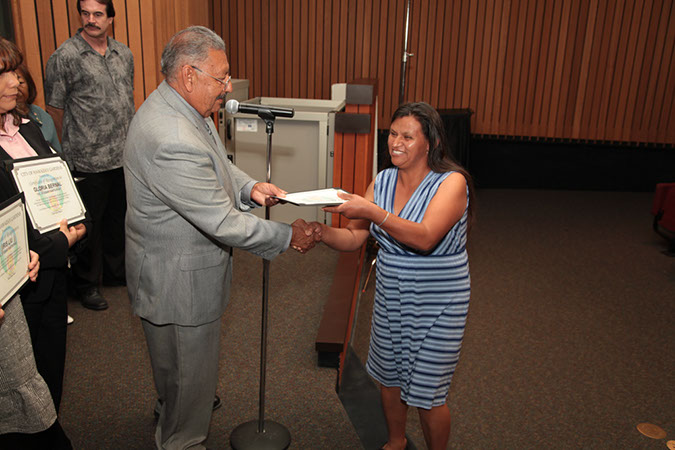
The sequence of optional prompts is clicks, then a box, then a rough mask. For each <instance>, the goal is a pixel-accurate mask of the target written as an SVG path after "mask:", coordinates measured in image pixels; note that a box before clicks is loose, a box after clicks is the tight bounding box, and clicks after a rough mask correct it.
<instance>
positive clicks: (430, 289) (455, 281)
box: [322, 103, 472, 450]
mask: <svg viewBox="0 0 675 450" xmlns="http://www.w3.org/2000/svg"><path fill="white" fill-rule="evenodd" d="M388 147H389V156H390V158H391V163H392V167H389V168H387V169H385V170H383V171H382V172H380V173H379V174H378V175H377V177H376V179H375V181H374V182H373V183H371V185H370V186H369V187H368V190H367V191H366V194H365V198H364V197H360V196H358V195H349V194H347V195H343V196H342V197H343V198H344V199H345V200H347V201H346V202H345V203H343V204H341V205H339V206H334V207H327V208H324V210H325V211H327V212H332V213H340V214H342V215H344V216H345V217H347V218H349V219H351V220H350V222H349V225H348V226H347V228H331V227H327V226H323V229H322V241H323V242H324V243H326V244H327V245H328V246H330V247H332V248H335V249H338V250H342V251H349V250H355V249H357V248H359V247H360V246H361V245H362V244H363V242H365V240H366V239H367V238H368V235H369V233H372V234H373V236H374V237H375V238H376V239H377V241H378V243H379V244H380V251H379V253H378V255H377V276H376V291H375V306H374V311H373V320H372V327H371V336H370V350H369V352H368V362H367V364H366V369H367V370H368V373H370V375H371V376H373V377H374V378H375V379H376V380H377V381H378V382H379V383H380V385H381V397H382V404H383V407H384V413H385V417H386V420H387V427H388V434H389V436H388V442H387V443H386V444H385V445H384V446H383V448H385V449H388V450H389V449H402V448H405V446H406V439H405V423H406V416H407V409H408V406H415V407H417V409H418V412H419V416H420V421H421V423H422V429H423V432H424V437H425V440H426V443H427V447H428V448H430V449H445V448H446V445H447V443H448V439H449V436H450V410H449V409H448V407H447V405H446V399H447V396H448V390H449V389H450V380H451V378H452V374H453V373H454V371H455V367H456V365H457V361H458V359H459V350H460V346H461V343H462V337H463V335H464V325H465V323H466V315H467V311H468V307H469V294H470V281H469V265H468V259H467V253H466V237H467V228H468V224H469V222H470V219H471V204H472V202H471V201H470V199H471V196H472V185H471V178H470V176H469V174H468V173H467V172H466V170H464V169H463V168H462V167H461V166H460V165H459V164H457V163H456V162H455V161H454V160H453V158H452V156H451V153H450V151H449V148H448V144H447V139H446V137H445V132H444V127H443V123H442V121H441V118H440V116H439V115H438V113H437V112H436V110H435V109H433V108H432V107H431V106H430V105H428V104H426V103H408V104H404V105H401V106H400V107H399V108H398V109H397V110H396V112H395V113H394V116H393V118H392V122H391V127H390V130H389V139H388Z"/></svg>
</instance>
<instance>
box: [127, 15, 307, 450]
mask: <svg viewBox="0 0 675 450" xmlns="http://www.w3.org/2000/svg"><path fill="white" fill-rule="evenodd" d="M162 73H163V74H164V75H165V77H166V80H165V81H164V82H162V84H161V85H160V86H159V87H158V88H157V90H155V91H154V92H153V93H152V94H151V95H150V96H149V97H148V98H147V100H146V101H145V102H144V103H143V105H142V106H141V107H140V108H139V110H138V112H137V113H136V116H135V117H134V119H133V121H132V123H131V126H130V128H129V134H128V136H127V143H126V150H125V153H124V167H125V170H124V172H125V181H126V187H127V205H128V209H127V216H126V233H127V234H126V270H127V284H128V289H129V297H130V299H131V303H132V306H133V310H134V312H135V313H136V314H137V315H139V316H140V317H141V320H142V324H143V330H144V332H145V336H146V340H147V344H148V350H149V353H150V359H151V364H152V370H153V375H154V379H155V386H156V388H157V392H158V395H159V399H160V402H161V408H160V415H159V421H158V424H157V429H156V433H155V442H156V445H157V448H166V449H174V448H175V449H183V448H188V447H190V448H203V447H202V443H203V441H204V440H205V439H206V436H207V434H208V428H209V422H210V419H211V407H212V402H213V398H214V395H215V390H216V384H217V374H218V354H219V341H220V323H221V320H220V319H221V316H222V314H223V311H224V310H225V305H226V303H227V300H228V296H229V287H230V281H231V277H232V267H231V265H230V264H231V255H232V251H231V250H232V248H233V247H237V248H241V249H244V250H248V251H250V252H252V253H254V254H256V255H259V256H261V257H263V258H267V259H271V258H274V257H275V256H276V255H278V254H279V253H281V252H283V251H285V250H286V249H287V248H288V247H289V245H292V246H293V247H294V248H296V249H299V250H300V251H305V250H308V249H309V248H311V247H313V246H314V244H315V242H316V241H318V240H320V235H319V234H320V229H318V227H314V226H310V225H308V224H306V223H305V222H304V221H302V220H298V221H296V222H294V223H293V225H292V226H291V225H287V224H282V223H277V222H271V221H266V220H262V219H259V218H257V217H256V216H255V215H253V214H250V213H248V212H247V211H248V210H249V209H251V208H252V207H254V206H256V203H257V204H259V205H262V204H267V205H273V204H275V203H276V201H275V200H274V199H272V198H271V196H272V195H282V194H283V191H282V190H281V189H279V188H278V187H276V186H274V185H272V184H267V183H257V182H256V181H254V180H252V179H251V178H250V177H249V176H248V175H246V174H245V173H244V172H242V171H241V170H239V169H238V168H237V167H236V166H234V165H233V164H232V163H231V162H230V161H229V160H228V158H227V154H226V150H225V148H224V147H223V145H222V143H221V142H220V140H219V139H218V137H217V136H218V134H217V132H216V129H215V127H214V124H213V121H212V120H211V118H210V116H211V114H212V113H214V112H216V111H218V109H219V108H220V107H221V105H222V102H223V101H224V98H225V94H226V93H227V92H231V91H232V85H231V83H230V66H229V63H228V60H227V56H226V54H225V44H224V43H223V40H222V39H221V38H220V37H218V36H217V35H216V34H215V33H214V32H213V31H211V30H209V29H207V28H204V27H190V28H187V29H185V30H183V31H180V32H178V33H177V34H176V35H175V36H173V37H172V38H171V40H170V41H169V43H168V44H167V46H166V48H165V49H164V52H163V53H162Z"/></svg>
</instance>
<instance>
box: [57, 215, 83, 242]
mask: <svg viewBox="0 0 675 450" xmlns="http://www.w3.org/2000/svg"><path fill="white" fill-rule="evenodd" d="M59 231H61V233H63V234H65V235H66V238H67V239H68V248H70V247H72V246H73V245H74V244H75V243H76V242H77V241H79V240H80V239H82V238H83V237H84V235H85V234H86V233H87V227H85V226H84V224H82V223H78V224H77V225H75V226H74V227H69V226H68V221H67V220H66V219H63V220H62V221H61V222H59Z"/></svg>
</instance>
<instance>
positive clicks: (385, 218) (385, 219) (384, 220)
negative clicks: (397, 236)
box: [378, 211, 389, 227]
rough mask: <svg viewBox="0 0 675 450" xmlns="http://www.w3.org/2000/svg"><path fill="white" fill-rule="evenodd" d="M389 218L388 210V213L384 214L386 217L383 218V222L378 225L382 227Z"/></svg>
mask: <svg viewBox="0 0 675 450" xmlns="http://www.w3.org/2000/svg"><path fill="white" fill-rule="evenodd" d="M388 218H389V211H387V215H386V216H384V219H382V222H380V224H379V225H378V227H382V225H383V224H384V223H385V222H386V221H387V219H388Z"/></svg>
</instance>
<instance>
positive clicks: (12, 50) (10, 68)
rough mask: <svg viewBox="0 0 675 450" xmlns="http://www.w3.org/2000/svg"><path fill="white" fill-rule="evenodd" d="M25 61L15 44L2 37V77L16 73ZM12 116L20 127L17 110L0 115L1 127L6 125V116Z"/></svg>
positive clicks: (0, 48)
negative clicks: (8, 73)
mask: <svg viewBox="0 0 675 450" xmlns="http://www.w3.org/2000/svg"><path fill="white" fill-rule="evenodd" d="M22 61H23V55H22V54H21V52H20V51H19V49H18V48H17V46H16V45H14V43H13V42H11V41H8V40H7V39H5V38H3V37H0V75H2V74H3V73H5V72H14V71H15V70H16V68H17V67H19V65H20V64H21V62H22ZM7 114H11V115H12V116H13V117H14V125H16V126H19V124H20V123H21V117H19V114H18V113H17V112H16V108H15V109H13V110H11V111H8V112H6V113H4V114H0V127H3V126H4V124H5V116H6V115H7Z"/></svg>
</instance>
